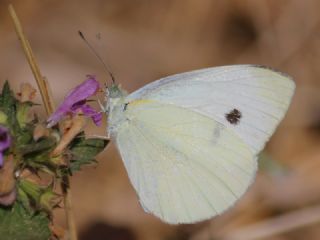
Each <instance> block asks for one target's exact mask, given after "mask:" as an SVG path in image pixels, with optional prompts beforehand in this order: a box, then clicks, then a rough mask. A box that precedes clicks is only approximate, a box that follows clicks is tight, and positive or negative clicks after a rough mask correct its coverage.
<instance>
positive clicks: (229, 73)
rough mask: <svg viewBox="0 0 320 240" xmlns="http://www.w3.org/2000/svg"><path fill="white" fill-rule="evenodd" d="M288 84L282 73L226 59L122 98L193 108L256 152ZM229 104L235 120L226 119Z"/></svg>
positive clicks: (279, 112)
mask: <svg viewBox="0 0 320 240" xmlns="http://www.w3.org/2000/svg"><path fill="white" fill-rule="evenodd" d="M294 89H295V84H294V82H293V81H292V80H291V79H290V78H289V77H288V76H285V75H284V74H283V73H279V72H275V71H273V70H270V69H267V68H265V67H261V66H255V65H232V66H223V67H214V68H207V69H202V70H197V71H192V72H187V73H182V74H177V75H173V76H169V77H166V78H163V79H160V80H158V81H155V82H153V83H151V84H148V85H146V86H144V87H143V88H141V89H139V90H138V91H136V92H134V93H132V94H130V95H129V96H128V102H130V101H132V100H136V99H152V100H156V101H159V102H162V103H168V104H173V105H176V106H181V107H184V108H187V109H190V110H192V111H196V112H198V113H200V114H203V115H205V116H208V117H210V118H212V119H214V120H216V121H218V122H219V123H221V124H223V125H224V126H227V127H228V128H230V129H232V130H233V131H234V132H235V133H236V134H237V135H238V136H239V137H240V138H241V139H242V140H243V141H244V142H245V143H246V144H248V145H249V146H250V148H251V149H252V150H253V151H254V153H256V154H257V153H258V152H260V151H261V150H262V149H263V147H264V145H265V143H266V142H267V141H268V139H269V138H270V136H271V135H272V133H273V132H274V131H275V128H276V127H277V125H278V124H279V122H280V121H281V120H282V118H283V117H284V115H285V113H286V111H287V109H288V106H289V104H290V101H291V98H292V95H293V92H294ZM234 110H236V111H238V112H239V115H240V119H238V122H237V124H235V122H234V121H232V118H229V119H228V116H231V117H232V113H234ZM228 114H229V115H228ZM230 120H231V121H230ZM235 120H236V118H235ZM232 122H233V123H232Z"/></svg>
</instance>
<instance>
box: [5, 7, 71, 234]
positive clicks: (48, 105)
mask: <svg viewBox="0 0 320 240" xmlns="http://www.w3.org/2000/svg"><path fill="white" fill-rule="evenodd" d="M8 9H9V13H10V16H11V18H12V20H13V23H14V27H15V30H16V33H17V35H18V38H19V40H20V43H21V46H22V48H23V51H24V53H25V55H26V58H27V60H28V63H29V65H30V68H31V70H32V73H33V75H34V78H35V79H36V82H37V85H38V88H39V90H40V94H41V97H42V101H43V103H44V106H45V109H46V112H47V115H50V114H52V113H53V112H54V108H55V107H54V102H53V99H52V97H51V96H52V95H51V91H50V87H49V83H48V82H47V81H46V79H45V78H44V77H43V76H42V74H41V72H40V69H39V66H38V64H37V62H36V59H35V57H34V54H33V52H32V49H31V46H30V44H29V41H28V39H27V38H26V36H25V34H24V32H23V28H22V25H21V23H20V20H19V18H18V16H17V14H16V12H15V10H14V8H13V6H12V5H11V4H10V5H9V7H8ZM66 183H67V184H66ZM62 189H63V193H64V204H65V211H66V218H67V224H68V229H69V239H70V240H77V230H76V225H75V221H74V218H73V212H72V203H71V193H70V184H69V177H68V176H67V177H66V179H65V182H64V184H62Z"/></svg>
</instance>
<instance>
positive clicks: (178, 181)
mask: <svg viewBox="0 0 320 240" xmlns="http://www.w3.org/2000/svg"><path fill="white" fill-rule="evenodd" d="M294 89H295V84H294V82H293V81H292V80H291V79H290V77H288V76H286V75H285V74H283V73H279V72H276V71H274V70H271V69H269V68H266V67H263V66H256V65H232V66H222V67H213V68H207V69H201V70H196V71H191V72H186V73H181V74H176V75H173V76H169V77H165V78H162V79H160V80H157V81H155V82H152V83H150V84H147V85H146V86H144V87H142V88H140V89H138V90H137V91H135V92H133V93H131V94H127V93H126V91H124V90H123V89H121V87H119V86H118V85H116V84H113V85H112V86H111V87H109V88H108V89H107V104H106V111H107V113H108V129H107V130H108V134H109V135H110V136H111V138H112V139H113V140H114V141H115V143H116V145H117V147H118V150H119V152H120V155H121V157H122V159H123V162H124V165H125V168H126V170H127V172H128V176H129V179H130V181H131V183H132V185H133V187H134V189H135V191H136V192H137V194H138V197H139V201H140V204H141V206H142V207H143V209H144V210H145V211H146V212H148V213H152V214H153V215H155V216H157V217H158V218H160V219H162V220H163V221H165V222H167V223H171V224H178V223H194V222H198V221H202V220H205V219H209V218H211V217H213V216H216V215H219V214H221V213H222V212H224V211H226V210H227V209H228V208H230V207H231V206H232V205H234V204H235V202H236V201H237V200H238V199H239V198H240V197H241V196H242V195H243V194H244V193H245V192H246V191H247V189H248V187H249V186H250V185H251V184H252V182H253V181H254V178H255V175H256V171H257V155H258V153H259V152H260V151H261V150H262V149H263V148H264V146H265V144H266V142H267V141H268V140H269V138H270V137H271V135H272V134H273V132H274V131H275V129H276V127H277V125H278V124H279V122H280V121H281V120H282V119H283V117H284V115H285V113H286V111H287V109H288V107H289V104H290V102H291V98H292V96H293V93H294Z"/></svg>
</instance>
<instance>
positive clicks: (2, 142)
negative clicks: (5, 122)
mask: <svg viewBox="0 0 320 240" xmlns="http://www.w3.org/2000/svg"><path fill="white" fill-rule="evenodd" d="M10 144H11V137H10V135H9V130H8V129H7V128H6V127H3V126H1V125H0V167H2V165H3V154H4V151H5V150H6V149H8V148H9V147H10Z"/></svg>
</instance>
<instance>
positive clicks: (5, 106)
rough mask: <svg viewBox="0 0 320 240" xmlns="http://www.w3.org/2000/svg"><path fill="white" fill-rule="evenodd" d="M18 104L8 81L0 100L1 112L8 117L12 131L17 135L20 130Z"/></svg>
mask: <svg viewBox="0 0 320 240" xmlns="http://www.w3.org/2000/svg"><path fill="white" fill-rule="evenodd" d="M16 102H17V100H16V99H15V97H14V94H13V92H12V91H11V89H10V86H9V83H8V81H6V82H5V84H4V86H3V88H2V93H1V98H0V110H1V111H2V112H4V113H5V114H6V115H7V123H8V125H9V126H10V128H11V130H12V131H13V132H14V133H16V132H18V131H19V130H20V127H19V125H18V122H17V118H16V108H17V107H16Z"/></svg>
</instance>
